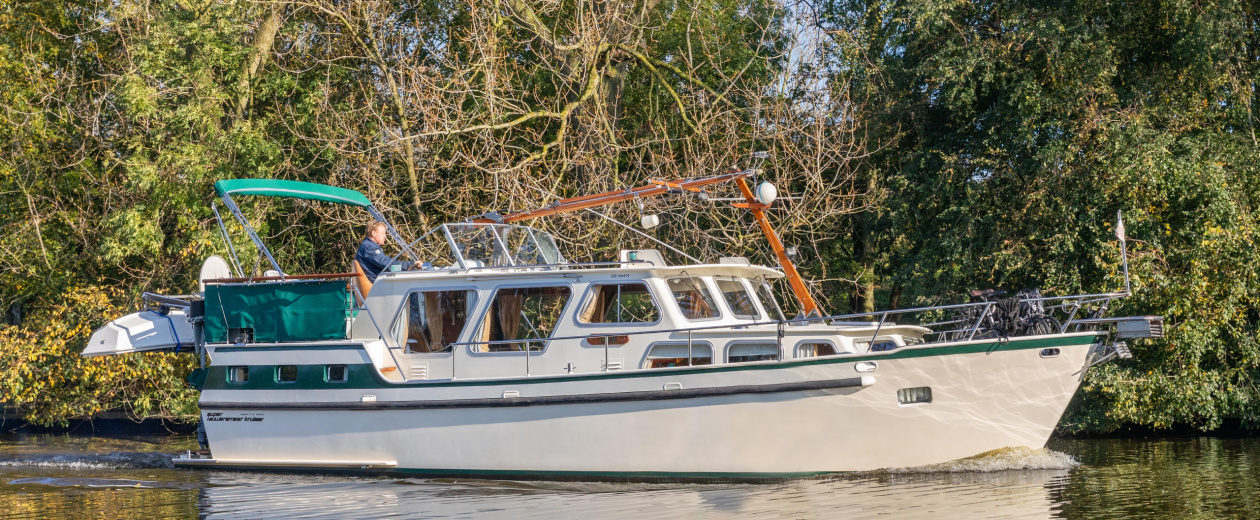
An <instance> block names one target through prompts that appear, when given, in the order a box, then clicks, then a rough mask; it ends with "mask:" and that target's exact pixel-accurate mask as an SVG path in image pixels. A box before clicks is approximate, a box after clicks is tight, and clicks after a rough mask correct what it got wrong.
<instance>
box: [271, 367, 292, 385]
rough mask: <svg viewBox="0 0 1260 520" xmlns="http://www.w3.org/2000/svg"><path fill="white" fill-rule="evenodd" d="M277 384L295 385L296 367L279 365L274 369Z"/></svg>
mask: <svg viewBox="0 0 1260 520" xmlns="http://www.w3.org/2000/svg"><path fill="white" fill-rule="evenodd" d="M276 382H277V383H296V382H297V365H280V366H278V367H276Z"/></svg>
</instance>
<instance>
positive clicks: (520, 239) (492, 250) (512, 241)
mask: <svg viewBox="0 0 1260 520" xmlns="http://www.w3.org/2000/svg"><path fill="white" fill-rule="evenodd" d="M445 227H446V231H447V232H448V233H449V236H450V241H451V247H452V248H453V249H454V250H455V253H456V255H457V256H458V257H459V258H460V259H461V260H463V263H464V267H488V266H524V265H555V264H560V263H564V257H563V256H561V255H560V249H559V248H557V247H556V242H555V240H554V239H552V238H551V234H549V233H547V232H545V231H539V230H537V229H533V228H529V227H525V226H510V225H504V224H447V225H446V226H445Z"/></svg>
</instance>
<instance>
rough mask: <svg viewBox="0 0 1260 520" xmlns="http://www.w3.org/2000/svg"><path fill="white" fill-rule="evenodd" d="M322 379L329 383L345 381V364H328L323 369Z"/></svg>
mask: <svg viewBox="0 0 1260 520" xmlns="http://www.w3.org/2000/svg"><path fill="white" fill-rule="evenodd" d="M324 380H325V381H328V382H329V383H344V382H346V366H345V365H328V368H326V369H325V370H324Z"/></svg>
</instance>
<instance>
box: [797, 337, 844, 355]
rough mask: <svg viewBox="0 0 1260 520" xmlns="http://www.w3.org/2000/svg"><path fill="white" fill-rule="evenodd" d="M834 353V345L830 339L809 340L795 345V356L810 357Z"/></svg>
mask: <svg viewBox="0 0 1260 520" xmlns="http://www.w3.org/2000/svg"><path fill="white" fill-rule="evenodd" d="M834 355H836V346H835V345H832V344H831V342H830V341H822V342H817V341H810V342H805V343H801V344H799V345H797V346H796V357H798V358H811V357H821V356H834Z"/></svg>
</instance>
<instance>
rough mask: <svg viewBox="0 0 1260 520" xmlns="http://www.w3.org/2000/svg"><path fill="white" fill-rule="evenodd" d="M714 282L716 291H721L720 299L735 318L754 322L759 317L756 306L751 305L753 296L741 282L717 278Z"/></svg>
mask: <svg viewBox="0 0 1260 520" xmlns="http://www.w3.org/2000/svg"><path fill="white" fill-rule="evenodd" d="M716 281H717V286H718V290H719V291H722V298H723V299H724V300H726V304H727V305H728V306H730V308H731V313H732V314H734V315H735V317H736V318H741V319H746V320H755V319H757V318H759V317H760V316H759V315H758V313H757V306H756V305H754V304H753V295H752V294H751V293H749V292H748V287H745V286H744V283H743V282H741V281H739V280H736V279H733V278H726V279H723V278H718V279H717V280H716Z"/></svg>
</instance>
